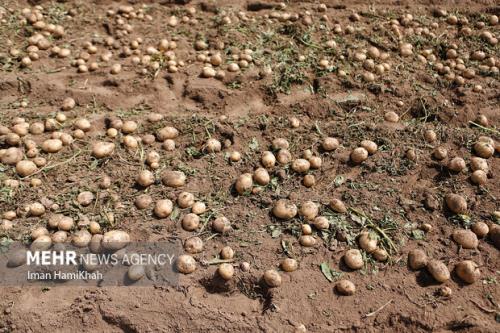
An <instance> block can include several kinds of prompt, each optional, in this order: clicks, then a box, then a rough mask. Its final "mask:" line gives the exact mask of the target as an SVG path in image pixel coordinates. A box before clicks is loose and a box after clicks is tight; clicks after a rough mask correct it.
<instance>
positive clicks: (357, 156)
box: [351, 147, 368, 164]
mask: <svg viewBox="0 0 500 333" xmlns="http://www.w3.org/2000/svg"><path fill="white" fill-rule="evenodd" d="M367 158H368V150H366V149H365V148H363V147H358V148H356V149H354V150H353V151H352V152H351V161H353V162H354V163H355V164H360V163H363V162H364V161H366V159H367Z"/></svg>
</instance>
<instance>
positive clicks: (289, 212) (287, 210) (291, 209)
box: [273, 199, 297, 220]
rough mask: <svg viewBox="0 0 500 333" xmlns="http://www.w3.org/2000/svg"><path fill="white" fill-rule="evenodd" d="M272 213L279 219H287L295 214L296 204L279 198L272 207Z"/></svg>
mask: <svg viewBox="0 0 500 333" xmlns="http://www.w3.org/2000/svg"><path fill="white" fill-rule="evenodd" d="M273 214H274V216H276V217H277V218H279V219H282V220H289V219H291V218H293V217H295V215H297V206H295V205H294V204H293V203H291V202H290V201H289V200H285V199H280V200H278V201H276V203H275V205H274V207H273Z"/></svg>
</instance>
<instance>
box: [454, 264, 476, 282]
mask: <svg viewBox="0 0 500 333" xmlns="http://www.w3.org/2000/svg"><path fill="white" fill-rule="evenodd" d="M455 273H457V276H458V277H459V278H460V279H462V280H463V281H464V282H467V283H469V284H471V283H474V282H476V281H477V280H479V278H480V277H481V271H480V270H479V268H478V265H477V264H476V263H475V262H473V261H472V260H464V261H461V262H459V263H458V264H457V265H456V266H455Z"/></svg>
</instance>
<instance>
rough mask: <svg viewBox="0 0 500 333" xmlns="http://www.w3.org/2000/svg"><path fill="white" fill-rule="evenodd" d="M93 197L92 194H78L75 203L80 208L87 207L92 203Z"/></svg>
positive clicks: (87, 192) (86, 192)
mask: <svg viewBox="0 0 500 333" xmlns="http://www.w3.org/2000/svg"><path fill="white" fill-rule="evenodd" d="M94 199H95V197H94V194H93V193H92V192H89V191H84V192H81V193H80V194H78V196H77V198H76V201H77V202H78V204H79V205H81V206H84V207H85V206H88V205H90V204H91V203H92V202H93V201H94Z"/></svg>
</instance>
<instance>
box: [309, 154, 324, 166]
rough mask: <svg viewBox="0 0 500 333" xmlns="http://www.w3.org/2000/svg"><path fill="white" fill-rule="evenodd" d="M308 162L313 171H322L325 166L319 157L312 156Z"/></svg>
mask: <svg viewBox="0 0 500 333" xmlns="http://www.w3.org/2000/svg"><path fill="white" fill-rule="evenodd" d="M308 160H309V163H310V165H311V169H320V168H321V165H322V164H323V161H322V160H321V157H318V156H311V157H310V158H309V159H308Z"/></svg>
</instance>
